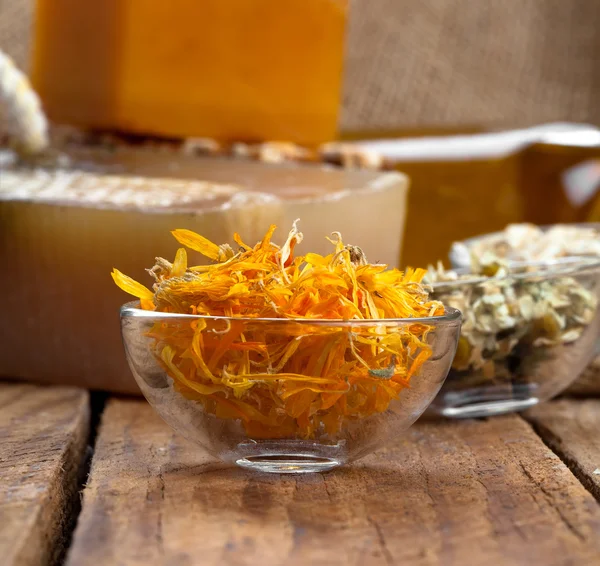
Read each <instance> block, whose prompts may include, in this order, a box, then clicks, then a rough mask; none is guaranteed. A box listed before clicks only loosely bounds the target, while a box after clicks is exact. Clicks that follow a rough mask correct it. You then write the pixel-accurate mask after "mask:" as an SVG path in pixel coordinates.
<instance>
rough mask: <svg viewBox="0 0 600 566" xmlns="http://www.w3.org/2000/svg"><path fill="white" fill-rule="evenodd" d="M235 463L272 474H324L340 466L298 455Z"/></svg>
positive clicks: (328, 460)
mask: <svg viewBox="0 0 600 566" xmlns="http://www.w3.org/2000/svg"><path fill="white" fill-rule="evenodd" d="M235 463H236V464H237V465H238V466H241V467H242V468H247V469H250V470H255V471H257V472H267V473H272V474H305V473H311V472H326V471H328V470H331V469H333V468H335V467H337V466H339V465H341V464H342V462H338V461H337V460H330V459H329V458H316V457H314V456H303V455H298V454H278V455H270V454H268V455H265V456H250V457H248V458H240V459H239V460H236V462H235Z"/></svg>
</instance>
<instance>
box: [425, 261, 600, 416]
mask: <svg viewBox="0 0 600 566" xmlns="http://www.w3.org/2000/svg"><path fill="white" fill-rule="evenodd" d="M457 273H458V278H457V279H456V280H450V281H438V282H436V283H434V284H433V293H432V295H431V297H432V298H434V299H438V300H441V301H442V302H443V303H444V304H445V305H449V306H451V307H454V308H458V309H460V310H461V312H462V314H463V325H462V330H461V337H460V340H459V345H458V350H457V353H456V357H455V359H454V362H453V364H452V369H451V370H450V373H449V375H448V378H447V380H446V382H445V383H444V386H443V388H442V390H441V391H440V393H439V395H438V396H437V398H436V399H435V400H434V402H433V403H432V405H431V410H432V411H434V412H437V413H439V414H442V415H444V416H447V417H455V418H459V417H480V416H490V415H494V414H501V413H507V412H512V411H518V410H522V409H526V408H528V407H531V406H532V405H535V404H537V403H540V402H542V401H546V400H548V399H550V398H552V397H554V396H556V395H557V394H559V393H560V392H561V391H563V390H564V389H565V388H566V387H568V386H569V385H570V384H571V383H572V382H573V381H574V380H575V379H576V378H577V377H578V376H579V374H580V373H581V372H582V371H583V370H584V369H585V367H586V366H587V365H588V364H589V362H590V361H591V360H592V358H593V357H594V355H595V345H596V340H597V338H598V336H599V333H600V314H599V312H600V311H599V309H598V297H599V289H600V261H599V260H596V259H592V258H566V259H562V260H556V261H552V262H545V263H520V264H516V263H515V264H513V267H512V270H511V272H510V273H509V274H506V275H504V276H501V277H500V276H494V277H483V276H477V275H472V276H469V275H468V273H466V272H462V273H461V271H460V270H458V272H457Z"/></svg>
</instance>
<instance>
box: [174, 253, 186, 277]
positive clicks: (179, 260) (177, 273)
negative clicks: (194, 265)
mask: <svg viewBox="0 0 600 566" xmlns="http://www.w3.org/2000/svg"><path fill="white" fill-rule="evenodd" d="M186 269H187V253H186V251H185V248H179V249H178V250H177V253H176V254H175V261H174V262H173V267H172V268H171V276H172V277H181V276H182V275H183V274H184V273H185V271H186Z"/></svg>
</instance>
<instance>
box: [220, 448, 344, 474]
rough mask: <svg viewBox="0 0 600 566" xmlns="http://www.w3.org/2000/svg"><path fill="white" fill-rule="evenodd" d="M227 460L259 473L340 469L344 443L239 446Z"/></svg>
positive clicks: (302, 472)
mask: <svg viewBox="0 0 600 566" xmlns="http://www.w3.org/2000/svg"><path fill="white" fill-rule="evenodd" d="M228 459H229V460H233V461H234V462H235V463H236V464H237V465H238V466H241V467H242V468H247V469H251V470H256V471H259V472H269V473H274V474H304V473H309V472H326V471H327V470H331V469H333V468H335V467H337V466H341V465H342V464H344V463H345V462H346V461H347V454H346V450H345V442H344V441H341V442H338V443H337V444H331V445H328V444H319V443H317V442H311V441H308V440H267V441H265V440H259V441H252V442H244V443H242V444H238V446H237V448H236V450H235V451H234V452H233V453H231V454H230V455H229V458H228Z"/></svg>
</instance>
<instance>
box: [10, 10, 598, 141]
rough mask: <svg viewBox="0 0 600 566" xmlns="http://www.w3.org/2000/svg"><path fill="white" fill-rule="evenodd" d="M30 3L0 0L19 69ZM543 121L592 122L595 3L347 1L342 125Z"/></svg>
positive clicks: (27, 35)
mask: <svg viewBox="0 0 600 566" xmlns="http://www.w3.org/2000/svg"><path fill="white" fill-rule="evenodd" d="M82 1H101V0H82ZM224 1H226V0H224ZM32 4H33V0H0V47H2V49H4V50H6V51H7V52H9V53H10V54H11V55H13V56H14V58H15V59H16V61H17V63H18V64H19V65H22V66H24V67H26V62H27V53H28V48H29V38H30V23H31V17H32V12H33V10H32ZM551 120H573V121H583V122H591V123H595V124H600V0H353V6H352V12H351V21H350V27H349V35H348V43H347V62H346V69H345V79H344V105H343V112H342V116H341V125H342V128H344V129H371V128H412V127H422V126H461V125H482V126H521V125H529V124H534V123H540V122H546V121H551Z"/></svg>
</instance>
